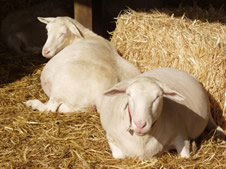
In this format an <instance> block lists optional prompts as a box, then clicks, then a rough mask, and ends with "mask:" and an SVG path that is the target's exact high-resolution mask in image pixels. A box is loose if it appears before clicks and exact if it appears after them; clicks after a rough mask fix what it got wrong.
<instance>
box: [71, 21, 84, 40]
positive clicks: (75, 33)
mask: <svg viewBox="0 0 226 169" xmlns="http://www.w3.org/2000/svg"><path fill="white" fill-rule="evenodd" d="M68 28H69V30H70V31H71V32H72V33H73V34H74V35H76V36H78V37H80V38H81V37H83V36H82V34H81V32H80V31H79V29H78V28H77V26H75V25H74V24H72V23H70V24H69V25H68Z"/></svg>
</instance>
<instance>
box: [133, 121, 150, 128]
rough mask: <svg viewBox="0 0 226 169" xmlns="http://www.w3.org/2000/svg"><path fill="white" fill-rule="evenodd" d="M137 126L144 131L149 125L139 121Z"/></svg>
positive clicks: (136, 123)
mask: <svg viewBox="0 0 226 169" xmlns="http://www.w3.org/2000/svg"><path fill="white" fill-rule="evenodd" d="M135 125H136V126H137V128H139V129H143V128H144V127H145V126H146V125H147V123H146V122H144V121H141V120H139V121H137V122H135Z"/></svg>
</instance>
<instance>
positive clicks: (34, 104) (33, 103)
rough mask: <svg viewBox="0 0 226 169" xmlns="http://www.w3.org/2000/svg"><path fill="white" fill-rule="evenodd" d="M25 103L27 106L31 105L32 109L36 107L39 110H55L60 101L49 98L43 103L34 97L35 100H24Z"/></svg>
mask: <svg viewBox="0 0 226 169" xmlns="http://www.w3.org/2000/svg"><path fill="white" fill-rule="evenodd" d="M25 105H26V106H28V107H31V108H32V109H37V110H39V111H41V112H43V111H51V112H56V110H57V108H58V107H59V105H60V103H58V102H56V101H53V100H51V99H50V100H49V101H48V102H47V103H45V104H44V103H42V102H41V101H40V100H37V99H35V100H28V101H27V102H25Z"/></svg>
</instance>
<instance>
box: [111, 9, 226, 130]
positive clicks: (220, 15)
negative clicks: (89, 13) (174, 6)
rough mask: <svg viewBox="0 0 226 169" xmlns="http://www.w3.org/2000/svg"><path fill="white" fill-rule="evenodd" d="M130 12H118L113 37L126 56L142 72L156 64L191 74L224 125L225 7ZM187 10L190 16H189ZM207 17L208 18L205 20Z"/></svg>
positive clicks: (216, 119)
mask: <svg viewBox="0 0 226 169" xmlns="http://www.w3.org/2000/svg"><path fill="white" fill-rule="evenodd" d="M183 12H185V14H184V15H182V16H180V17H175V16H174V14H173V12H172V11H167V10H163V11H161V12H159V11H156V10H154V11H151V12H148V13H147V12H135V11H132V10H128V11H126V12H125V13H124V14H122V15H121V16H119V17H118V19H117V22H116V29H115V31H114V32H113V36H112V39H111V41H112V42H113V43H114V44H115V46H116V47H117V49H118V51H119V52H120V53H121V54H122V56H123V57H124V58H126V59H127V60H129V61H130V62H132V63H133V64H135V65H136V66H137V67H138V68H139V69H140V70H141V71H142V72H144V71H148V70H151V69H154V68H158V67H174V68H178V69H181V70H184V71H185V72H188V73H190V74H193V75H194V76H195V77H196V78H197V79H198V80H199V81H200V82H201V83H202V84H203V86H204V87H205V89H206V90H207V91H208V93H209V98H210V101H211V108H212V114H213V117H214V119H215V121H217V123H218V124H219V125H220V126H222V127H224V128H225V127H226V123H225V119H226V114H225V110H224V103H225V68H226V66H225V59H226V26H225V25H224V24H223V23H220V22H215V23H210V22H208V21H206V19H207V18H208V17H209V18H210V19H211V20H214V19H213V18H215V20H221V21H224V23H225V22H226V18H225V13H224V11H223V10H214V9H213V8H210V9H209V10H207V11H204V10H202V9H200V8H198V7H195V8H184V9H182V8H181V9H178V10H176V11H175V13H176V15H178V16H179V15H180V14H183ZM186 13H187V14H188V17H189V18H195V16H198V18H199V19H198V20H197V19H192V20H191V19H189V18H188V17H187V16H186ZM202 20H205V21H202Z"/></svg>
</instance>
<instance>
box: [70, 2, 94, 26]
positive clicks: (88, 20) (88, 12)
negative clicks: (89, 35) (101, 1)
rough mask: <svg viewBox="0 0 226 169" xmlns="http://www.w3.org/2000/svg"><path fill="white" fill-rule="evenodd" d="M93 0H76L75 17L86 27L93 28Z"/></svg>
mask: <svg viewBox="0 0 226 169" xmlns="http://www.w3.org/2000/svg"><path fill="white" fill-rule="evenodd" d="M92 1H93V0H74V18H75V19H76V20H77V21H78V22H80V23H81V24H82V25H84V26H85V27H87V28H89V29H90V30H92V28H93V19H92V18H93V10H92V9H93V8H92Z"/></svg>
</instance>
